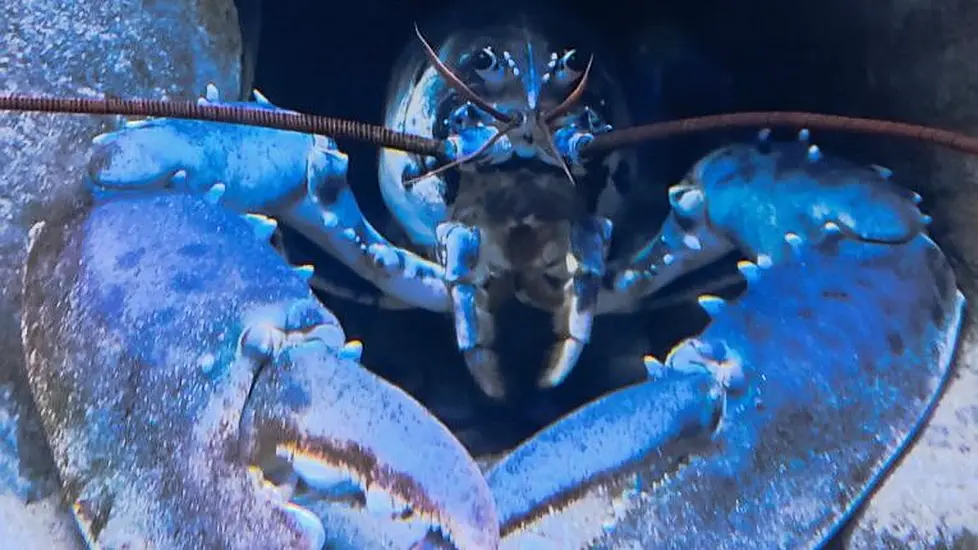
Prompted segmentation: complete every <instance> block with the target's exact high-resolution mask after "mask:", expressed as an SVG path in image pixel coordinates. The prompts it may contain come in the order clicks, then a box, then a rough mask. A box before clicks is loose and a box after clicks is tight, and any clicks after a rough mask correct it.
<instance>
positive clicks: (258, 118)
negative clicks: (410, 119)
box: [0, 94, 453, 158]
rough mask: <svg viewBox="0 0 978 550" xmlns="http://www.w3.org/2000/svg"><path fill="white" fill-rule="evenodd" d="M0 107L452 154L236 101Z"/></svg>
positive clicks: (428, 142)
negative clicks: (210, 125)
mask: <svg viewBox="0 0 978 550" xmlns="http://www.w3.org/2000/svg"><path fill="white" fill-rule="evenodd" d="M0 110H5V111H33V112H42V113H70V114H85V115H124V116H144V117H165V118H180V119H188V120H205V121H210V122H219V123H224V124H241V125H246V126H261V127H265V128H274V129H278V130H286V131H292V132H304V133H311V134H320V135H328V136H330V137H333V138H341V139H344V138H345V139H352V140H356V141H366V142H369V143H373V144H375V145H379V146H381V147H388V148H390V149H397V150H400V151H406V152H409V153H416V154H419V155H428V156H433V157H437V158H451V157H452V156H453V155H452V154H450V153H449V150H448V149H447V148H446V144H445V142H444V141H442V140H439V139H432V138H426V137H423V136H416V135H413V134H407V133H404V132H398V131H396V130H391V129H390V128H385V127H383V126H375V125H373V124H367V123H364V122H357V121H353V120H346V119H341V118H333V117H325V116H315V115H309V114H305V113H297V112H294V111H284V110H270V109H251V108H248V107H242V106H237V105H227V104H208V103H198V102H197V101H171V100H165V101H164V100H158V99H119V98H109V97H107V98H104V99H103V98H87V97H86V98H82V97H41V96H31V95H21V94H11V95H2V96H0Z"/></svg>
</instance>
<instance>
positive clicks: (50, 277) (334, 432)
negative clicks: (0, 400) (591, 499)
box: [23, 194, 498, 549]
mask: <svg viewBox="0 0 978 550" xmlns="http://www.w3.org/2000/svg"><path fill="white" fill-rule="evenodd" d="M259 236H261V237H264V236H267V234H261V233H259ZM161 291H162V292H161ZM23 337H24V338H23V339H24V346H25V350H26V354H27V358H28V361H27V365H28V377H29V382H30V386H31V389H32V391H33V393H34V397H35V400H36V402H37V405H38V409H39V412H40V415H41V418H42V421H43V426H44V429H45V431H46V433H47V436H48V440H49V441H50V444H51V449H52V452H53V455H54V457H55V463H56V466H57V468H58V470H59V473H60V475H61V479H62V481H63V484H64V492H65V495H66V497H67V499H68V501H69V502H70V503H71V505H72V507H73V510H74V513H75V516H76V519H77V521H78V523H79V525H80V527H81V530H82V532H83V533H84V535H85V537H86V538H87V540H88V542H89V544H90V545H92V546H97V547H106V548H119V547H154V548H163V547H166V548H321V547H323V544H328V545H329V547H331V548H333V547H339V548H343V547H346V548H349V547H356V548H365V547H366V548H390V549H396V548H407V547H409V546H411V545H412V544H418V545H422V544H432V545H435V544H440V545H442V546H447V547H455V548H494V547H496V545H497V541H498V526H497V524H496V523H497V522H496V519H495V509H494V504H493V502H492V500H491V498H490V495H489V493H488V489H487V487H486V485H485V481H484V479H483V478H482V476H481V474H480V472H479V470H478V468H477V467H476V465H475V464H474V462H473V461H472V460H471V458H470V457H469V456H468V453H467V452H466V451H465V449H464V448H463V447H462V446H461V444H460V443H459V442H458V441H457V440H456V439H455V438H454V437H453V436H452V435H451V433H450V432H449V431H448V430H447V428H445V427H444V426H443V425H441V424H440V423H439V422H438V421H437V420H436V419H434V418H433V417H432V416H431V415H430V414H429V413H428V412H427V411H426V410H425V409H424V408H423V407H422V406H421V405H420V404H418V403H417V402H416V401H414V400H413V399H412V398H410V397H409V396H408V395H407V394H405V393H403V392H402V391H401V390H399V389H398V388H396V387H394V386H393V385H391V384H389V383H387V382H385V381H383V380H382V379H380V378H379V377H377V376H375V375H373V374H372V373H370V372H369V371H367V370H366V369H364V368H362V367H361V366H360V365H359V364H358V358H359V351H360V348H359V346H358V345H357V344H356V343H347V342H345V336H344V332H343V329H342V327H341V326H340V325H339V322H338V321H337V320H336V318H335V317H334V316H333V315H332V314H331V313H330V312H329V311H328V310H326V309H324V308H323V307H322V306H321V305H320V304H319V302H318V301H316V300H315V298H314V297H313V296H312V295H311V293H310V291H309V288H308V286H307V285H306V280H305V278H304V277H302V276H300V275H299V274H297V273H296V271H295V270H294V269H292V268H290V267H289V266H288V265H287V264H285V263H284V262H283V261H282V260H281V258H279V257H278V256H277V255H276V254H275V253H274V252H273V250H272V249H271V247H269V246H268V245H267V244H266V243H264V242H262V241H261V240H259V239H256V238H255V235H254V228H253V227H251V226H249V225H248V224H247V223H245V222H244V221H243V220H242V219H241V217H240V216H239V215H237V214H235V213H233V212H230V211H228V210H226V209H224V208H221V207H219V206H217V205H213V204H210V203H208V202H207V201H204V200H201V199H200V198H198V197H194V196H190V195H187V194H162V195H154V196H130V197H122V198H119V199H116V200H112V201H108V202H106V203H102V204H98V205H96V206H95V207H94V209H92V210H91V211H79V212H75V213H72V214H71V216H69V217H68V219H59V220H49V221H48V222H47V223H46V224H39V225H38V226H36V227H35V229H34V231H32V239H31V246H30V253H29V257H28V265H27V268H26V273H25V306H24V316H23ZM407 448H410V449H412V452H411V453H404V452H403V451H404V449H407Z"/></svg>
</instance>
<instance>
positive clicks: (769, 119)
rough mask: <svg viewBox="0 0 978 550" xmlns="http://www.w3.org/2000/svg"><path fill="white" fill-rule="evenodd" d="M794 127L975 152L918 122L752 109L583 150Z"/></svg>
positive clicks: (617, 137)
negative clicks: (711, 132)
mask: <svg viewBox="0 0 978 550" xmlns="http://www.w3.org/2000/svg"><path fill="white" fill-rule="evenodd" d="M786 126H787V127H794V128H809V129H813V130H828V131H841V132H850V133H856V134H871V135H882V136H892V137H901V138H909V139H914V140H917V141H922V142H925V143H931V144H933V145H939V146H941V147H946V148H948V149H952V150H955V151H959V152H962V153H968V154H971V155H978V138H975V137H972V136H968V135H965V134H962V133H959V132H952V131H950V130H942V129H940V128H934V127H930V126H922V125H919V124H908V123H905V122H893V121H890V120H879V119H872V118H858V117H847V116H840V115H828V114H822V113H810V112H805V111H751V112H743V113H729V114H722V115H709V116H701V117H693V118H684V119H680V120H673V121H669V122H657V123H653V124H645V125H642V126H634V127H632V128H625V129H622V130H614V131H611V132H608V133H605V134H601V135H598V136H595V138H594V139H593V140H592V141H591V142H590V143H588V144H586V145H584V146H583V147H582V149H581V153H582V154H590V153H594V152H598V151H609V150H612V149H618V148H620V147H626V146H629V145H635V144H637V143H640V142H643V141H650V140H655V139H663V138H667V137H672V136H679V135H686V134H695V133H699V132H706V131H709V130H719V129H727V128H756V127H765V128H773V127H786Z"/></svg>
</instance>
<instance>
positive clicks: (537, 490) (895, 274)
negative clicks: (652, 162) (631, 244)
mask: <svg viewBox="0 0 978 550" xmlns="http://www.w3.org/2000/svg"><path fill="white" fill-rule="evenodd" d="M745 162H747V165H746V166H742V167H740V169H739V170H738V172H737V173H738V174H740V175H741V176H744V175H750V177H752V178H760V179H764V178H772V177H773V176H772V174H771V173H770V172H769V171H770V170H774V169H775V168H776V166H775V165H762V166H753V165H751V164H750V162H752V161H749V160H747V161H745ZM839 166H841V165H839ZM749 170H754V171H749ZM785 173H786V172H784V171H780V172H775V174H785ZM854 174H855V176H860V177H861V176H862V175H864V174H865V172H855V173H854ZM839 175H840V176H842V175H843V174H839ZM868 177H869V178H872V176H868ZM852 181H853V182H856V181H858V178H856V179H854V180H852ZM743 183H744V184H745V185H746V183H747V182H743ZM853 185H855V183H853ZM869 185H870V186H873V187H872V188H871V189H870V190H865V189H858V186H856V188H854V189H852V190H853V191H855V193H854V194H855V195H856V196H864V197H865V196H868V195H869V194H872V193H877V192H879V189H878V188H876V187H875V185H876V182H875V181H872V180H871V181H870V183H869ZM781 190H784V188H771V192H772V193H775V194H777V193H780V192H781ZM889 192H891V193H892V195H891V197H894V198H895V200H893V201H890V202H887V201H883V202H882V203H880V205H879V207H880V208H887V207H890V208H891V212H889V213H884V214H879V213H872V212H869V211H866V212H867V214H866V216H857V215H856V214H853V215H852V216H849V217H847V215H846V213H845V212H844V211H841V210H840V211H839V212H837V213H836V215H835V216H833V218H832V219H830V220H829V221H825V222H824V223H822V225H820V226H819V228H818V231H809V230H808V229H810V227H811V225H813V224H816V223H819V222H822V220H818V221H815V219H814V218H813V217H808V218H805V219H801V221H799V220H800V219H799V218H797V217H791V216H786V217H777V216H774V217H771V218H770V219H771V220H772V221H775V220H781V221H782V222H783V223H784V224H785V225H784V226H781V225H778V224H775V223H769V224H767V225H766V226H765V227H766V228H767V230H768V232H769V233H771V234H776V235H777V236H778V240H776V239H774V238H773V237H771V235H770V234H761V233H759V232H757V233H752V232H751V231H752V229H753V226H750V227H745V228H743V230H742V231H741V230H740V229H736V230H734V229H731V230H730V232H729V233H726V235H727V236H728V237H729V240H730V241H731V242H737V243H739V244H740V243H755V244H754V245H753V246H755V247H756V249H755V250H748V252H756V253H758V254H759V256H761V258H762V259H763V261H762V262H761V264H760V265H759V264H754V263H744V264H742V265H741V266H740V267H741V271H742V273H743V274H744V277H745V279H747V281H748V286H747V290H746V291H745V292H744V293H743V295H742V296H741V297H739V298H738V299H737V300H736V301H733V302H724V301H722V300H719V299H717V298H712V297H703V298H702V299H701V303H702V305H703V307H704V309H705V310H706V311H707V312H708V313H709V314H710V316H711V318H712V323H711V324H710V325H709V326H708V327H707V328H706V329H705V330H704V331H703V332H702V333H701V334H700V335H698V336H696V337H694V338H690V339H688V340H686V341H684V342H682V343H680V345H678V346H677V347H676V348H675V349H674V350H673V351H672V352H671V353H670V355H669V357H668V358H667V359H666V361H664V364H661V363H658V362H655V361H650V380H649V381H647V382H645V383H642V384H639V385H637V386H633V387H630V388H627V389H624V390H620V391H618V392H615V393H613V394H611V395H609V396H607V397H605V398H604V399H602V400H600V401H598V402H596V403H594V404H591V405H587V406H585V408H583V409H582V410H580V411H578V412H576V413H575V414H573V415H571V416H569V417H568V418H565V419H563V420H561V421H560V422H558V423H557V424H555V425H554V426H551V427H549V428H547V429H546V430H544V431H543V432H541V433H540V434H538V435H537V436H535V438H534V439H532V440H531V441H529V442H528V443H526V444H524V445H523V446H522V447H520V448H518V449H517V450H516V451H514V453H513V454H512V455H511V456H510V457H508V458H506V459H504V460H503V462H501V463H500V465H498V466H496V468H495V469H494V470H492V471H490V472H489V474H488V480H489V482H490V487H491V488H492V489H493V491H494V493H495V495H496V502H497V504H498V506H499V513H500V517H501V518H502V522H503V523H502V525H503V530H504V535H505V538H504V541H503V546H504V547H519V546H520V545H521V544H526V543H528V542H529V541H533V542H535V543H537V544H540V545H544V544H545V543H549V544H551V545H552V546H554V547H561V548H564V547H575V548H576V547H593V548H737V549H740V548H745V549H746V548H785V547H787V548H811V547H816V546H819V545H821V544H822V543H824V542H825V541H826V540H827V539H828V538H829V537H831V536H832V535H833V534H834V533H835V532H836V531H837V530H838V528H839V527H840V525H841V524H842V523H843V522H844V521H845V520H846V519H847V518H849V517H850V516H851V514H852V513H853V512H854V511H855V509H856V508H857V507H858V506H859V504H860V503H861V501H862V500H863V499H864V498H865V497H866V495H867V494H868V493H869V492H870V491H871V490H872V489H873V488H874V487H875V486H876V484H877V483H878V481H879V480H880V478H881V477H882V476H883V475H885V473H886V472H887V470H888V468H889V467H890V466H891V465H892V463H893V462H894V461H895V460H896V459H897V458H899V456H900V454H901V452H902V450H903V448H904V447H905V446H906V445H907V444H908V443H909V442H910V440H911V439H912V438H913V437H914V435H915V433H916V432H917V430H918V428H919V427H920V426H921V424H922V423H923V422H924V421H925V420H926V418H927V417H928V414H929V411H930V409H931V407H932V406H933V405H934V403H935V401H936V400H937V398H938V396H939V394H940V392H941V389H942V387H943V384H944V382H945V381H946V379H947V376H948V373H949V371H950V365H951V359H952V355H953V352H954V349H955V346H956V344H957V341H958V336H959V330H960V327H961V323H962V316H963V311H964V306H965V304H964V298H963V295H962V294H961V293H960V292H959V291H958V289H957V288H956V281H955V277H954V274H953V272H952V270H951V268H950V266H949V265H948V263H947V260H946V258H945V256H944V255H943V253H942V252H941V250H940V249H939V248H938V247H937V245H936V244H935V243H934V242H933V241H932V240H931V239H930V238H929V237H927V236H926V235H925V234H923V233H922V232H917V233H914V234H912V235H906V234H904V233H903V229H907V230H909V229H912V228H913V227H914V223H915V222H913V220H918V219H923V217H922V216H921V215H920V213H919V211H916V205H915V203H916V200H915V198H914V196H913V195H912V194H910V193H906V192H901V191H899V190H896V189H891V190H890V191H889ZM796 196H800V197H801V199H800V200H804V201H806V202H805V203H803V204H802V205H801V206H802V207H804V206H807V205H808V204H810V203H812V202H817V199H814V198H813V197H812V196H811V195H808V194H804V193H799V194H797V195H796ZM836 198H840V199H841V198H844V197H842V195H838V196H837V197H836ZM901 201H903V202H901ZM829 202H831V201H829ZM763 203H764V204H775V205H781V207H782V208H783V210H781V211H779V212H778V213H779V214H783V213H785V212H791V211H792V210H790V209H789V208H790V207H792V204H793V203H792V202H791V201H790V200H789V199H788V198H787V197H768V198H766V199H765V200H764V201H763ZM693 206H696V205H695V204H694V205H693ZM699 206H703V204H702V203H700V204H699ZM795 208H796V210H795V211H797V209H798V208H799V205H795ZM802 209H803V208H802ZM856 210H858V209H856ZM689 211H690V212H692V211H694V209H690V210H689ZM746 211H747V212H748V213H750V212H752V210H751V209H750V208H747V209H746ZM809 212H810V211H809ZM857 213H858V212H857ZM870 214H871V215H870ZM872 216H875V218H874V219H876V220H877V221H875V222H872V223H870V222H869V221H867V220H870V219H871V218H872ZM676 219H680V220H681V217H678V218H676ZM710 219H712V217H711V218H710ZM751 220H753V221H754V222H758V221H762V220H761V219H760V218H759V217H758V216H755V217H753V218H751ZM846 220H849V222H852V223H847V221H846ZM879 220H884V221H883V222H881V221H879ZM857 221H858V222H859V223H856V222H857ZM840 222H841V223H840ZM841 224H847V225H846V228H843V227H842V226H841ZM785 226H786V227H787V228H789V230H786V229H785ZM857 227H858V228H862V230H859V231H857V230H856V228H857ZM868 227H876V228H877V229H878V230H873V231H872V232H870V231H869V229H867V228H868ZM900 227H902V228H903V229H900V230H899V231H898V230H897V229H899V228H900ZM687 228H688V226H687ZM884 228H886V231H884V230H883V229H884ZM809 235H811V236H810V237H809ZM884 236H885V237H886V238H883V237H884ZM755 237H756V238H755ZM870 237H872V238H870ZM762 243H766V244H762ZM740 245H741V246H744V245H743V244H740ZM704 379H705V380H706V381H708V382H710V383H707V382H701V384H702V385H701V386H700V387H699V389H698V390H697V391H696V392H695V393H680V392H678V391H677V390H676V388H680V387H683V386H681V385H679V384H690V385H691V384H693V383H694V382H695V381H699V380H704ZM690 387H691V386H690ZM660 400H662V401H660ZM657 401H659V408H658V409H656V408H653V407H652V405H651V404H652V403H655V402H657ZM639 403H645V405H644V406H636V404H639ZM697 407H699V408H698V409H697ZM717 411H722V413H719V414H720V416H719V417H718V420H719V422H717V423H716V424H712V423H706V422H699V423H697V422H696V421H695V420H697V419H704V418H708V416H707V415H708V414H711V413H716V412H717ZM697 414H699V415H701V416H697ZM605 419H607V421H605ZM643 423H645V425H646V433H645V436H646V438H645V439H643V438H641V437H639V436H636V435H634V434H632V435H630V436H629V438H627V439H622V440H621V441H624V442H625V443H624V444H618V445H612V444H610V442H612V441H616V439H615V437H613V435H612V434H616V433H617V434H618V435H617V437H622V435H621V434H625V433H630V431H631V430H634V429H635V426H640V425H642V424H643ZM704 438H705V439H704ZM704 441H706V442H705V443H704ZM517 465H518V466H519V473H520V474H521V475H522V476H524V479H528V480H539V481H534V482H533V483H525V484H523V485H520V484H519V483H516V481H515V478H513V477H512V476H511V474H510V471H511V470H512V468H514V467H515V466H517ZM581 465H583V467H582V466H581Z"/></svg>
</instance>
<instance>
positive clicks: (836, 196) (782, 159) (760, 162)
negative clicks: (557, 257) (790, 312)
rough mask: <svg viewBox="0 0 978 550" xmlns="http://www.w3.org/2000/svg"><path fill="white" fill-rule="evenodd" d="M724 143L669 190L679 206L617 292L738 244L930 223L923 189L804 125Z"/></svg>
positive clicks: (657, 284)
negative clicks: (791, 138)
mask: <svg viewBox="0 0 978 550" xmlns="http://www.w3.org/2000/svg"><path fill="white" fill-rule="evenodd" d="M761 136H762V137H761V139H760V140H759V142H758V143H756V144H736V145H731V146H728V147H723V148H721V149H718V150H716V151H714V152H713V153H711V154H710V155H708V156H706V157H704V158H703V159H702V160H700V161H699V162H698V163H697V164H696V165H695V166H694V167H693V169H692V170H691V171H690V173H689V175H688V176H687V178H686V181H684V182H682V183H680V184H678V185H675V186H673V187H672V188H671V189H670V190H669V200H670V203H671V205H672V211H671V212H670V214H669V217H668V218H667V220H666V222H665V223H664V224H663V226H662V229H661V231H660V233H659V235H658V236H657V238H656V239H655V240H654V241H653V242H652V243H650V244H649V245H648V246H646V247H645V248H644V249H643V250H641V251H639V252H638V253H637V254H636V255H635V256H634V257H633V258H632V261H631V263H630V264H629V265H628V266H626V267H625V268H624V269H621V270H620V271H619V272H618V273H616V275H615V291H616V292H618V293H621V296H618V297H609V301H611V302H615V303H618V302H620V301H621V300H622V299H625V300H626V301H627V300H634V299H635V298H638V297H640V296H644V295H647V294H651V293H653V292H655V291H657V290H659V289H661V288H662V287H664V286H665V285H667V284H668V283H670V282H672V281H673V280H675V279H676V278H677V277H679V276H680V275H682V274H684V273H688V272H690V271H692V270H694V269H697V268H699V267H702V266H705V265H707V264H709V263H712V262H713V261H715V260H717V259H718V258H720V257H722V256H724V255H725V254H727V253H729V252H731V251H732V250H734V249H735V248H739V249H740V250H741V251H742V252H744V253H746V254H748V255H750V256H752V257H758V256H762V259H761V261H768V260H770V261H775V262H776V261H779V259H780V258H781V257H782V256H783V255H784V254H786V253H788V252H790V249H791V246H790V243H789V242H786V241H785V240H784V236H785V235H786V234H792V235H795V236H797V237H799V238H801V239H803V240H811V239H814V238H817V237H818V235H819V234H820V232H821V230H822V227H823V226H824V225H825V224H826V223H829V222H831V223H834V224H835V225H836V226H837V227H838V228H839V230H840V231H842V232H844V233H846V234H847V235H851V236H852V237H854V238H858V239H860V240H863V241H869V242H880V243H899V242H904V241H906V240H908V239H911V238H913V237H914V236H915V235H916V234H918V233H919V232H920V231H922V230H923V229H924V227H925V226H926V223H927V218H926V216H923V215H921V213H920V211H919V210H918V209H917V203H918V202H919V196H917V195H915V194H914V193H911V192H909V191H906V190H904V189H901V188H900V187H898V186H897V185H895V184H893V183H892V182H890V181H889V180H888V176H889V174H888V173H887V171H885V170H882V169H879V168H877V167H867V166H859V165H856V164H853V163H851V162H849V161H847V160H845V159H842V158H839V157H835V156H829V155H826V154H824V153H823V152H822V151H821V150H820V149H819V148H818V146H816V145H812V144H810V143H809V142H808V134H807V132H805V131H802V132H801V134H800V137H799V140H798V141H796V142H793V143H777V144H774V143H769V142H768V141H767V133H765V132H762V134H761Z"/></svg>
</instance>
